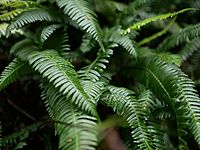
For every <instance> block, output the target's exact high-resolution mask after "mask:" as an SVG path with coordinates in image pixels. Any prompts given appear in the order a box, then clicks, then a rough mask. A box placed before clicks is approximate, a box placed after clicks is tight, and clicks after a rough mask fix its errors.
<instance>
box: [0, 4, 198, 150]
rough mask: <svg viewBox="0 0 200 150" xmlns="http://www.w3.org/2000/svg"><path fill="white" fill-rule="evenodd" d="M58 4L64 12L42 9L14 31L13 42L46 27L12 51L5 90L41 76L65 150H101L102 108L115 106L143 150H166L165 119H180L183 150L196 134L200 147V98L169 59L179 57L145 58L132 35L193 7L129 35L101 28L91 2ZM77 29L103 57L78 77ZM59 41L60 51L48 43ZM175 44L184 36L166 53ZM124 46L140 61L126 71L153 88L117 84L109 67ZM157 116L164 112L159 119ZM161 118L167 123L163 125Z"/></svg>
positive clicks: (25, 15) (23, 16)
mask: <svg viewBox="0 0 200 150" xmlns="http://www.w3.org/2000/svg"><path fill="white" fill-rule="evenodd" d="M55 2H56V6H57V7H58V8H59V9H60V10H59V11H55V12H54V11H53V12H52V11H51V8H41V7H37V8H36V9H31V10H28V11H25V12H22V13H20V14H19V15H17V17H15V18H14V19H13V20H12V22H11V23H10V24H9V25H8V27H7V31H6V33H7V36H9V34H10V32H11V31H12V30H14V29H19V28H22V27H24V26H25V25H28V24H31V23H34V22H37V21H40V22H43V23H44V24H43V26H42V27H41V29H40V30H41V32H39V36H38V35H37V36H36V38H35V37H33V36H32V37H27V38H25V39H23V40H21V41H19V42H18V43H16V44H15V45H14V46H13V47H12V49H11V51H10V52H11V54H12V55H14V56H15V57H16V58H15V59H14V60H13V61H12V62H11V63H10V64H9V65H8V66H7V67H6V68H5V70H4V71H3V72H2V74H1V76H0V90H2V89H4V88H5V87H6V86H7V85H8V84H10V83H12V82H14V81H15V80H17V79H20V78H21V77H22V76H23V75H24V74H25V73H27V72H29V71H30V70H32V71H33V72H34V74H35V73H36V74H39V75H40V79H41V80H40V82H41V86H40V88H41V90H42V94H41V95H42V99H43V101H44V103H45V106H46V109H47V111H48V113H49V115H50V117H51V119H52V120H55V121H56V122H57V123H55V131H56V134H58V135H59V148H60V149H95V148H96V147H97V145H98V124H100V125H101V120H100V117H99V114H98V111H97V104H98V103H103V104H104V105H105V106H106V107H109V108H112V109H113V111H114V112H116V113H117V114H118V115H119V116H121V117H122V118H123V119H124V120H126V122H127V124H128V129H129V131H130V132H131V136H132V139H133V141H132V142H133V145H135V147H136V149H156V148H158V149H165V146H166V145H165V143H164V142H165V140H164V138H163V134H164V131H163V129H162V126H161V125H160V124H159V123H160V122H159V121H160V120H162V119H165V117H169V118H170V117H175V118H176V120H175V122H176V126H177V130H176V132H177V138H178V144H177V146H178V147H179V148H180V149H181V148H186V147H187V134H191V135H193V136H194V139H195V141H196V142H197V143H198V144H200V127H199V120H200V118H199V114H200V110H199V97H198V95H197V92H196V90H195V89H194V85H193V82H192V81H191V80H190V79H189V78H188V76H187V75H186V74H184V73H183V72H182V71H181V70H180V69H179V68H178V67H177V66H176V65H174V64H173V63H171V62H172V61H168V62H166V61H165V59H163V58H166V57H167V58H168V57H170V56H171V55H167V54H163V55H161V54H157V53H156V52H155V53H154V52H152V51H151V50H150V49H145V52H148V54H145V55H144V54H142V53H141V52H139V51H140V50H141V51H142V49H141V48H139V47H138V46H137V44H136V43H135V42H134V41H133V39H131V38H130V36H129V34H128V33H130V32H132V30H134V29H138V28H140V27H141V26H144V25H146V24H148V23H150V22H153V21H156V20H158V19H161V20H162V19H166V18H168V17H173V16H175V15H177V14H179V13H183V12H185V11H188V10H190V9H184V10H181V11H179V12H175V13H168V14H164V15H160V16H155V17H152V18H150V19H147V20H144V21H141V22H139V23H135V24H133V25H132V26H130V27H128V28H127V29H126V30H123V29H122V28H121V27H119V26H115V27H113V28H108V29H103V30H101V28H100V26H99V24H98V21H97V19H96V15H95V13H94V12H93V11H92V10H90V9H89V3H87V2H86V1H84V0H75V1H71V0H56V1H55ZM5 4H6V5H8V4H10V3H9V2H8V3H7V2H6V3H5ZM52 9H53V10H55V9H54V8H52ZM66 15H67V16H66ZM46 23H48V24H46ZM70 25H72V26H75V27H77V28H79V29H81V30H83V31H85V32H86V33H87V35H84V37H83V38H84V40H83V42H82V43H81V46H80V49H81V51H82V53H84V52H87V47H88V49H89V50H88V51H90V49H92V48H94V46H95V47H98V49H99V51H98V54H97V57H96V59H95V60H94V61H92V62H91V63H89V65H87V66H85V67H83V68H81V69H79V70H78V71H77V70H75V67H74V66H73V65H72V63H71V61H73V60H74V59H72V58H71V57H70V54H71V56H74V55H73V54H76V52H74V51H71V50H70V46H69V44H68V38H69V36H68V34H67V27H68V26H70ZM195 29H196V28H195ZM58 30H61V33H62V34H61V35H57V34H56V31H58ZM102 33H104V34H102ZM183 34H187V33H185V32H184V33H183ZM190 35H191V36H192V34H190V33H189V35H188V36H190ZM51 36H56V37H59V41H60V42H59V43H57V44H55V45H54V46H53V47H52V46H49V45H50V44H49V41H48V40H49V39H50V38H51ZM183 37H185V36H183ZM172 38H176V37H171V38H169V39H168V40H166V41H167V42H163V43H164V44H161V47H168V46H169V45H170V44H171V43H172V45H173V42H174V41H173V42H170V41H171V39H172ZM90 39H94V42H92V43H90V42H88V41H90ZM180 39H182V37H180ZM95 41H96V42H97V44H98V46H96V45H97V44H96V43H95ZM168 41H169V42H168ZM165 43H169V44H165ZM45 44H46V45H47V46H46V45H45ZM163 45H166V46H163ZM117 47H118V48H119V49H120V50H121V48H123V49H125V50H126V51H127V52H128V54H129V55H131V56H132V57H131V59H132V61H131V62H130V63H128V64H127V68H123V69H124V70H123V69H122V72H127V70H128V71H129V73H128V74H129V76H130V77H131V78H132V79H134V80H135V81H136V82H137V83H140V84H142V85H143V86H144V87H145V88H144V89H145V90H141V91H139V92H138V93H135V92H134V91H133V90H132V89H131V88H130V89H127V88H125V87H116V86H114V85H111V84H110V79H109V78H108V77H107V73H108V71H109V70H108V71H107V69H106V64H108V63H109V58H110V57H111V56H112V55H113V50H114V51H115V50H116V49H117ZM164 56H165V57H164ZM73 58H74V57H73ZM171 58H173V57H171ZM175 59H176V58H175ZM112 75H113V74H111V76H112ZM163 108H164V109H163ZM161 109H162V111H160V110H161ZM155 112H158V113H157V115H155V114H154V113H155ZM156 117H157V118H159V119H160V120H159V121H157V120H156V119H157V118H156ZM58 122H59V123H58ZM66 124H67V125H69V124H70V126H66Z"/></svg>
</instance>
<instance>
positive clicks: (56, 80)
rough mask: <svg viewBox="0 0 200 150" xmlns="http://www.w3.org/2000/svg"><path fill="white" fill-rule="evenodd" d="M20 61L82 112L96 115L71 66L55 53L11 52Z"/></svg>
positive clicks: (49, 51)
mask: <svg viewBox="0 0 200 150" xmlns="http://www.w3.org/2000/svg"><path fill="white" fill-rule="evenodd" d="M12 53H14V54H15V55H16V56H17V57H19V58H20V59H21V60H24V61H28V62H29V64H30V66H31V67H32V68H33V69H34V70H36V71H38V72H39V73H40V74H42V76H43V77H46V78H47V79H48V80H49V82H51V83H53V85H54V86H55V87H58V88H59V91H60V92H61V93H63V95H65V96H66V97H68V98H69V97H71V101H72V102H73V103H74V104H76V105H77V106H79V108H81V109H82V110H84V111H87V112H89V113H91V114H93V115H96V108H95V106H94V104H93V103H92V102H91V100H90V98H89V96H88V95H87V94H86V93H85V92H84V90H83V88H82V86H81V84H80V82H79V79H78V75H77V73H76V71H75V70H74V68H73V66H72V64H71V63H70V62H68V61H67V60H65V59H64V58H62V57H61V56H59V54H58V53H57V52H56V51H53V50H46V51H36V50H34V49H32V48H31V47H26V48H24V49H15V50H13V51H12Z"/></svg>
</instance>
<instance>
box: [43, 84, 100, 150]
mask: <svg viewBox="0 0 200 150" xmlns="http://www.w3.org/2000/svg"><path fill="white" fill-rule="evenodd" d="M43 99H45V100H46V102H45V103H46V107H47V110H48V111H49V114H50V116H51V117H52V119H53V120H54V122H55V123H54V125H55V130H56V133H57V134H58V135H59V149H63V150H83V149H85V150H95V147H96V146H97V129H96V128H97V125H96V119H95V118H94V117H91V116H89V115H86V114H85V113H84V112H82V111H81V110H80V109H78V108H76V107H75V106H74V105H73V104H72V103H71V102H70V101H69V99H68V98H66V97H65V96H63V95H62V94H61V93H59V92H58V89H57V88H55V87H54V86H53V85H51V84H43Z"/></svg>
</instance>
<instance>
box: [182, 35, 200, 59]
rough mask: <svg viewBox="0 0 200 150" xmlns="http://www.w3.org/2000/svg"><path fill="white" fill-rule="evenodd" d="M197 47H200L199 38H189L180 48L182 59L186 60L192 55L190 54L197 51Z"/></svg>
mask: <svg viewBox="0 0 200 150" xmlns="http://www.w3.org/2000/svg"><path fill="white" fill-rule="evenodd" d="M199 48H200V38H195V39H193V40H191V41H190V42H189V43H187V44H186V45H185V46H184V47H183V48H182V49H181V51H180V52H179V54H180V55H181V57H182V59H183V60H186V59H187V58H189V57H190V56H192V54H194V52H196V51H198V50H199Z"/></svg>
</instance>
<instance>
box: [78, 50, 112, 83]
mask: <svg viewBox="0 0 200 150" xmlns="http://www.w3.org/2000/svg"><path fill="white" fill-rule="evenodd" d="M112 54H113V50H112V49H109V48H108V49H106V51H105V52H99V54H98V56H97V58H96V59H95V60H94V61H93V62H92V63H91V64H90V65H89V66H86V67H84V68H82V69H81V70H79V72H78V73H79V76H80V77H81V78H82V79H83V80H87V79H88V80H92V81H94V82H95V81H98V80H99V77H100V76H101V75H100V73H101V72H103V70H104V69H106V65H105V64H107V63H108V62H109V61H108V58H110V56H111V55H112Z"/></svg>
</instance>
